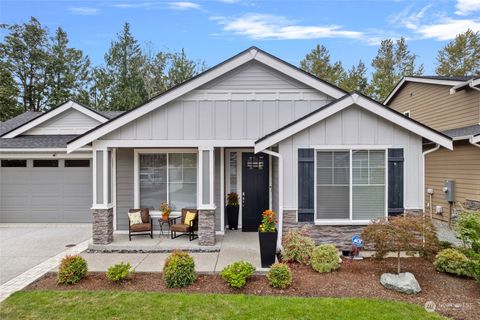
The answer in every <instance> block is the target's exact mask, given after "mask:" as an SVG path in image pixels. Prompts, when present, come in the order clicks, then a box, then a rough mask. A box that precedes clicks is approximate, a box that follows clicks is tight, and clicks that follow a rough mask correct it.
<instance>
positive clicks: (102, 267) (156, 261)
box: [81, 230, 265, 273]
mask: <svg viewBox="0 0 480 320" xmlns="http://www.w3.org/2000/svg"><path fill="white" fill-rule="evenodd" d="M146 239H147V240H150V241H151V239H149V238H146ZM136 240H137V239H132V241H131V243H135V241H136ZM175 240H177V239H175ZM217 240H218V243H219V244H220V245H219V251H215V252H191V253H190V254H191V256H192V257H193V259H194V260H195V269H196V270H197V271H198V272H204V273H211V272H220V271H222V269H223V268H224V267H226V266H227V265H229V264H231V263H233V262H235V261H239V260H245V261H248V262H250V263H251V264H253V265H254V266H255V267H256V268H257V270H258V271H265V270H264V269H262V268H261V264H260V252H259V244H258V233H256V232H241V231H230V230H226V231H225V235H224V236H217ZM144 241H146V240H144ZM144 241H142V242H140V243H141V246H142V247H143V246H144ZM179 249H180V250H181V249H182V246H180V248H179ZM81 255H82V256H83V257H84V258H85V259H86V260H87V262H88V269H89V271H99V272H104V271H106V270H107V269H108V267H109V266H111V265H113V264H116V263H119V262H130V264H131V265H132V267H134V268H135V270H136V271H137V272H161V271H162V269H163V266H164V264H165V260H166V258H167V257H168V255H169V253H158V252H151V253H148V252H147V253H113V252H112V253H88V252H84V253H82V254H81Z"/></svg>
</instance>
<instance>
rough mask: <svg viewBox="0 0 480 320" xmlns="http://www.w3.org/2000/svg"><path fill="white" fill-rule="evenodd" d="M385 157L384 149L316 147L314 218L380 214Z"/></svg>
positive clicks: (365, 218) (347, 218)
mask: <svg viewBox="0 0 480 320" xmlns="http://www.w3.org/2000/svg"><path fill="white" fill-rule="evenodd" d="M385 161H386V160H385V150H341V151H317V152H316V170H317V172H316V184H315V185H316V190H315V192H316V218H317V220H345V221H351V220H356V221H368V220H372V219H375V218H380V217H384V216H385V213H386V206H385V192H386V181H385V180H386V177H385V174H386V168H385Z"/></svg>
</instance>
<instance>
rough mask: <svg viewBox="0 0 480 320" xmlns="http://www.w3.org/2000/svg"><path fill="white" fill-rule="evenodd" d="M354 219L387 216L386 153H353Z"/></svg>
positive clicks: (366, 151)
mask: <svg viewBox="0 0 480 320" xmlns="http://www.w3.org/2000/svg"><path fill="white" fill-rule="evenodd" d="M352 175H353V179H352V180H353V181H352V218H353V220H371V219H374V218H381V217H383V216H385V151H384V150H354V151H352Z"/></svg>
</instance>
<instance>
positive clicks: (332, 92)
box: [67, 48, 345, 152]
mask: <svg viewBox="0 0 480 320" xmlns="http://www.w3.org/2000/svg"><path fill="white" fill-rule="evenodd" d="M253 60H256V61H259V62H261V63H263V64H265V65H267V66H269V67H271V68H273V69H275V70H277V71H279V72H281V73H283V74H285V75H287V76H289V77H291V78H293V79H295V80H297V81H300V82H303V83H305V84H306V85H308V86H311V87H312V88H314V89H316V90H319V91H320V92H323V93H325V94H327V95H329V96H331V97H333V98H335V99H338V98H340V97H341V96H343V95H345V92H343V91H342V90H340V89H339V88H336V87H335V86H333V85H330V84H327V83H325V82H322V81H319V80H318V79H315V78H314V77H313V76H310V75H308V74H306V73H304V72H302V71H300V70H298V69H296V68H294V67H292V66H290V65H289V64H287V63H285V62H283V61H281V60H278V59H275V58H274V57H272V56H270V55H268V54H266V53H264V52H262V51H260V50H258V49H256V48H252V49H250V50H248V51H245V52H243V53H241V54H240V55H238V56H236V57H234V58H233V59H231V60H227V61H226V62H224V63H223V64H220V65H218V66H217V67H214V68H212V69H210V70H208V71H206V72H205V73H203V74H201V75H200V76H198V77H196V78H193V79H192V80H190V81H187V82H185V83H184V84H182V85H179V86H178V87H175V88H173V89H172V90H170V91H167V92H165V93H164V94H162V95H160V96H158V97H157V98H154V99H153V100H151V101H149V102H147V103H145V104H144V105H142V106H140V107H138V108H136V109H133V110H132V111H130V112H128V113H127V114H125V115H124V116H120V117H118V118H115V119H113V120H111V121H110V122H108V123H107V124H105V125H104V126H101V127H99V128H97V129H95V130H92V131H91V132H87V133H86V134H84V135H83V136H80V137H79V138H78V139H76V140H74V141H72V142H71V143H69V144H68V145H67V150H68V152H72V151H75V150H76V149H78V148H80V147H82V146H84V145H86V144H88V143H90V142H92V141H94V140H96V139H98V138H100V137H102V136H104V135H106V134H108V133H109V132H112V131H113V130H115V129H118V128H120V127H121V126H124V125H125V124H127V123H129V122H131V121H133V120H135V119H138V118H139V117H141V116H143V115H145V114H147V113H149V112H151V111H153V110H155V109H157V108H159V107H161V106H163V105H165V104H167V103H168V102H170V101H172V100H175V99H177V98H179V97H180V96H182V95H184V94H186V93H188V92H190V91H192V90H195V89H197V88H198V87H200V86H202V85H204V84H206V83H208V82H210V81H212V80H214V79H216V78H218V77H220V76H222V75H224V74H226V73H227V72H229V71H232V70H234V69H236V68H238V67H239V66H241V65H244V64H245V63H247V62H249V61H253Z"/></svg>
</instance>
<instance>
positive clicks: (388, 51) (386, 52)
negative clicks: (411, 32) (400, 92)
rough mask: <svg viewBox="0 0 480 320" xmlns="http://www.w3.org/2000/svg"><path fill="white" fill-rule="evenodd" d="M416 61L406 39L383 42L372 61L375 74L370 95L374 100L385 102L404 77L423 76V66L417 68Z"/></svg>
mask: <svg viewBox="0 0 480 320" xmlns="http://www.w3.org/2000/svg"><path fill="white" fill-rule="evenodd" d="M415 60H416V55H415V54H413V53H411V52H410V51H409V50H408V47H407V44H406V42H405V39H404V38H400V39H399V40H397V41H396V42H395V43H394V42H393V40H392V39H386V40H382V42H381V43H380V48H379V49H378V52H377V56H376V57H375V58H374V59H373V61H372V67H373V68H374V72H373V75H372V82H371V88H370V90H371V91H370V93H371V95H372V96H373V98H375V99H377V100H378V101H383V100H385V98H386V97H387V96H388V94H389V93H390V92H391V91H392V90H393V88H394V87H395V85H396V84H397V83H398V82H399V81H400V80H401V79H402V77H406V76H416V75H421V74H423V65H420V66H419V67H418V68H416V67H415Z"/></svg>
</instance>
